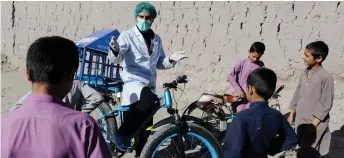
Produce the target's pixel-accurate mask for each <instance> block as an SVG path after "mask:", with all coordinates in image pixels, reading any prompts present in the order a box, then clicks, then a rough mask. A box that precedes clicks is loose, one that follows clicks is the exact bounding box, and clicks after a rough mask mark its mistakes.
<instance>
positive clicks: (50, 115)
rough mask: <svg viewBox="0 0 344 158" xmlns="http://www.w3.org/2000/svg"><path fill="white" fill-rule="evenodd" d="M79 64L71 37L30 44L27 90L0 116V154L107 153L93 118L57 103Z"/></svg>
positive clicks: (48, 157)
mask: <svg viewBox="0 0 344 158" xmlns="http://www.w3.org/2000/svg"><path fill="white" fill-rule="evenodd" d="M78 66H79V55H78V50H77V47H76V45H75V44H74V42H73V41H70V40H68V39H65V38H62V37H58V36H53V37H43V38H39V39H38V40H36V41H35V42H34V43H33V44H31V46H30V47H29V49H28V53H27V57H26V70H27V71H26V77H27V79H28V80H29V81H30V82H31V83H32V93H31V94H30V95H29V96H28V97H27V99H26V101H25V102H24V104H23V106H22V107H21V108H18V109H16V110H13V111H11V112H7V113H5V114H3V115H2V116H1V157H11V158H12V157H13V158H15V157H18V158H21V157H44V158H52V157H78V158H79V157H94V158H101V157H112V156H111V152H110V150H109V148H108V146H107V144H106V143H105V140H104V138H103V136H102V134H101V133H100V131H99V129H98V127H97V124H96V121H95V120H94V119H93V118H92V117H91V116H89V115H88V114H86V113H82V112H78V111H75V110H73V109H70V108H68V107H67V106H68V105H66V104H65V103H64V102H62V99H63V98H64V97H65V96H66V95H67V93H68V92H69V91H70V89H71V87H72V84H73V78H74V74H75V72H76V70H77V69H78Z"/></svg>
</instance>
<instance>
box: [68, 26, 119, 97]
mask: <svg viewBox="0 0 344 158" xmlns="http://www.w3.org/2000/svg"><path fill="white" fill-rule="evenodd" d="M119 34H120V33H119V32H118V31H117V30H101V31H97V32H95V33H93V34H91V35H89V36H87V37H84V38H82V39H80V40H79V41H77V42H75V44H76V45H77V47H78V49H79V55H80V63H79V69H78V71H77V73H76V75H75V79H77V80H83V81H84V82H85V83H86V84H88V85H90V86H91V87H94V88H97V89H103V90H112V91H121V89H118V88H119V87H109V86H107V84H106V82H120V81H121V78H120V70H121V69H122V67H120V65H113V64H110V63H109V60H108V59H107V54H108V50H109V42H110V40H111V37H112V36H114V37H115V38H116V39H117V38H118V36H119ZM116 88H117V89H116Z"/></svg>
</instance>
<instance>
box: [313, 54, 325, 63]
mask: <svg viewBox="0 0 344 158" xmlns="http://www.w3.org/2000/svg"><path fill="white" fill-rule="evenodd" d="M315 61H316V62H317V63H321V62H322V61H323V58H322V56H319V57H318V58H316V59H315Z"/></svg>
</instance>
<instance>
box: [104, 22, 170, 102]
mask: <svg viewBox="0 0 344 158" xmlns="http://www.w3.org/2000/svg"><path fill="white" fill-rule="evenodd" d="M117 42H118V45H119V49H120V52H119V54H118V56H117V57H116V56H115V55H114V54H113V53H112V51H111V49H110V50H109V53H108V59H109V60H110V62H111V63H113V64H120V63H122V67H123V71H122V73H121V78H122V80H123V81H124V83H125V84H124V86H123V92H122V105H130V104H132V103H135V102H136V101H138V100H139V99H140V93H141V90H142V88H143V87H144V86H148V87H150V88H151V89H152V91H153V92H154V93H155V87H156V79H157V69H169V68H172V67H174V66H175V64H176V62H172V63H171V62H170V61H169V59H168V57H166V55H165V52H164V49H163V48H162V42H161V39H160V37H159V36H158V35H157V34H155V36H154V39H153V42H152V44H153V51H152V54H151V56H150V55H149V53H148V48H147V45H146V42H145V40H144V38H143V36H142V34H141V33H140V31H139V30H138V29H137V27H136V26H134V27H132V28H131V29H129V30H126V31H124V32H122V33H121V34H120V36H119V37H118V39H117Z"/></svg>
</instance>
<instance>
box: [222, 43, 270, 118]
mask: <svg viewBox="0 0 344 158" xmlns="http://www.w3.org/2000/svg"><path fill="white" fill-rule="evenodd" d="M264 51H265V45H264V43H262V42H254V43H253V44H252V45H251V47H250V49H249V50H248V52H249V55H248V57H247V59H244V60H240V61H238V62H237V63H236V64H235V66H234V69H233V71H232V72H230V73H229V75H228V79H227V81H228V82H229V83H230V85H231V86H232V87H233V88H234V94H235V95H237V96H239V97H240V98H242V99H243V100H242V101H241V102H239V103H236V105H235V106H234V107H233V108H234V109H233V110H234V112H235V113H237V112H240V111H242V110H245V109H247V108H249V106H250V104H249V103H248V101H247V99H246V81H247V77H248V75H249V74H250V73H251V72H252V71H253V70H255V69H258V68H261V67H264V63H263V62H262V61H260V60H259V59H260V58H261V57H262V55H263V54H264Z"/></svg>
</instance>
